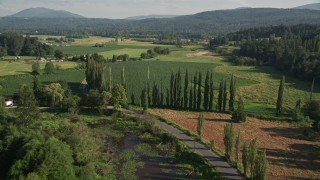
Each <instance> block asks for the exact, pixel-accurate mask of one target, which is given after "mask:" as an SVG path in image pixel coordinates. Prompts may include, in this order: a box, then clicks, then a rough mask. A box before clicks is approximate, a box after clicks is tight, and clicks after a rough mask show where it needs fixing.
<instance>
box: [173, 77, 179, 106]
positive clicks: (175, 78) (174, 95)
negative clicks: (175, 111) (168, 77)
mask: <svg viewBox="0 0 320 180" xmlns="http://www.w3.org/2000/svg"><path fill="white" fill-rule="evenodd" d="M177 77H178V76H177V75H174V81H173V107H174V108H177V83H178V82H177V81H178V80H177Z"/></svg>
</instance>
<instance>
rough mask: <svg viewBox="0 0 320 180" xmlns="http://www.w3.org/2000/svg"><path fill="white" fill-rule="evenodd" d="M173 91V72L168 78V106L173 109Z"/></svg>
mask: <svg viewBox="0 0 320 180" xmlns="http://www.w3.org/2000/svg"><path fill="white" fill-rule="evenodd" d="M173 89H174V75H173V72H172V73H171V78H170V106H171V107H173V91H174V90H173Z"/></svg>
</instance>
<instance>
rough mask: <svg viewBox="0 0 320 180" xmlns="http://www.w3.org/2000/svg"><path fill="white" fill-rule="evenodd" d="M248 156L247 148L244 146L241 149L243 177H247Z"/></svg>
mask: <svg viewBox="0 0 320 180" xmlns="http://www.w3.org/2000/svg"><path fill="white" fill-rule="evenodd" d="M248 158H249V154H248V147H247V145H246V144H244V145H243V147H242V166H243V172H244V175H245V176H247V175H248V174H247V173H248V165H249V159H248Z"/></svg>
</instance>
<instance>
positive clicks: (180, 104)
mask: <svg viewBox="0 0 320 180" xmlns="http://www.w3.org/2000/svg"><path fill="white" fill-rule="evenodd" d="M181 92H182V81H181V71H180V70H179V72H178V74H177V109H181V108H182V107H183V102H182V96H181Z"/></svg>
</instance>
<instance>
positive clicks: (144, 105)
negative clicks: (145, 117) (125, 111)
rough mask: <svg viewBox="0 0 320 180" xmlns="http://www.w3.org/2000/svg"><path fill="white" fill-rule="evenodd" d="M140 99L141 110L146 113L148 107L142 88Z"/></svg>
mask: <svg viewBox="0 0 320 180" xmlns="http://www.w3.org/2000/svg"><path fill="white" fill-rule="evenodd" d="M140 98H141V105H142V107H143V110H144V111H146V110H147V109H148V105H149V102H148V94H147V90H146V88H144V89H143V90H142V92H141V96H140Z"/></svg>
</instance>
